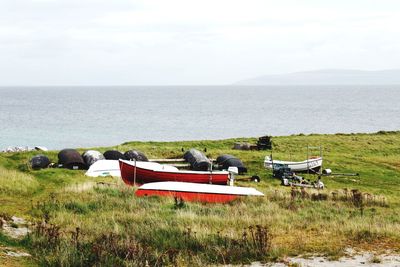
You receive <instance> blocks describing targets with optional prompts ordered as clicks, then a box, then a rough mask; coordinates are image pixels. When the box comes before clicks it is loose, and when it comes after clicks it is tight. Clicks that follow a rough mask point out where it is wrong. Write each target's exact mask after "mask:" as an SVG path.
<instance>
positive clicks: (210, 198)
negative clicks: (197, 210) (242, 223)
mask: <svg viewBox="0 0 400 267" xmlns="http://www.w3.org/2000/svg"><path fill="white" fill-rule="evenodd" d="M135 195H136V196H170V197H175V198H180V199H182V200H184V201H199V202H211V203H225V202H229V201H232V200H234V199H236V198H238V197H241V196H264V194H263V193H261V192H260V191H258V190H256V189H254V188H251V187H239V186H227V185H215V184H199V183H186V182H156V183H147V184H144V185H142V186H141V187H139V189H138V190H137V191H136V193H135Z"/></svg>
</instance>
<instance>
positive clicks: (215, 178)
mask: <svg viewBox="0 0 400 267" xmlns="http://www.w3.org/2000/svg"><path fill="white" fill-rule="evenodd" d="M119 168H120V170H121V177H122V179H123V180H124V182H125V183H126V184H128V185H134V184H135V183H136V184H145V183H152V182H167V181H175V182H190V183H202V184H220V185H226V184H227V182H228V179H229V172H227V171H182V170H178V169H177V168H175V167H173V166H169V165H161V164H158V163H155V162H143V161H136V162H134V161H127V160H122V159H120V160H119Z"/></svg>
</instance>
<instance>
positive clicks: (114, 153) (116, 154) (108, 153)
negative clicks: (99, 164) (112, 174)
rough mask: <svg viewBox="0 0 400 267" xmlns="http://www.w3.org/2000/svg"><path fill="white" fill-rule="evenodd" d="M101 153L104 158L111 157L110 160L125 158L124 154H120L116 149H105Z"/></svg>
mask: <svg viewBox="0 0 400 267" xmlns="http://www.w3.org/2000/svg"><path fill="white" fill-rule="evenodd" d="M103 155H104V157H105V158H106V159H111V160H119V159H126V158H125V156H124V154H122V153H121V152H119V151H118V150H107V151H106V152H104V154H103Z"/></svg>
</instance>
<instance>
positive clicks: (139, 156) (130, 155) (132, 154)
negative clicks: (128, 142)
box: [124, 150, 149, 161]
mask: <svg viewBox="0 0 400 267" xmlns="http://www.w3.org/2000/svg"><path fill="white" fill-rule="evenodd" d="M124 156H125V158H126V159H127V160H137V161H149V159H148V158H147V157H146V155H145V154H144V153H142V152H140V151H138V150H129V151H126V152H125V153H124Z"/></svg>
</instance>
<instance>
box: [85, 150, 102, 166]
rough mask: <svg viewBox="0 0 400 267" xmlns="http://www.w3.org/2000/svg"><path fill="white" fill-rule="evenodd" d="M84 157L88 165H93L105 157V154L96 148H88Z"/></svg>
mask: <svg viewBox="0 0 400 267" xmlns="http://www.w3.org/2000/svg"><path fill="white" fill-rule="evenodd" d="M82 158H83V160H84V161H85V163H86V165H87V166H92V164H93V163H95V162H96V161H98V160H103V159H105V158H104V156H103V154H101V153H100V152H99V151H96V150H88V151H86V152H85V153H83V154H82Z"/></svg>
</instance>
